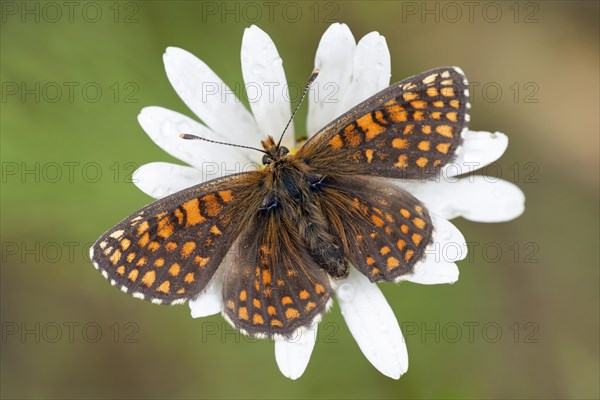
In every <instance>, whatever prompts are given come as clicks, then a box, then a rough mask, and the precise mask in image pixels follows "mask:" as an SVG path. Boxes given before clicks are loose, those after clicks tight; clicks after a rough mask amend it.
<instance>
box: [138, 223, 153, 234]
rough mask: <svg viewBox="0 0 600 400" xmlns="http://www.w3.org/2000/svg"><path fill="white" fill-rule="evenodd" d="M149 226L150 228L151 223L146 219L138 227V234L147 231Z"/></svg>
mask: <svg viewBox="0 0 600 400" xmlns="http://www.w3.org/2000/svg"><path fill="white" fill-rule="evenodd" d="M148 228H150V224H149V223H148V221H144V222H142V223H141V224H139V225H138V227H137V233H138V236H139V235H141V234H142V233H144V232H146V231H147V230H148Z"/></svg>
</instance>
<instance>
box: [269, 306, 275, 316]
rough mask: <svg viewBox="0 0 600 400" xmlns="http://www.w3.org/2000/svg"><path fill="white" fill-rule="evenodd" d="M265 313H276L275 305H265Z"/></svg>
mask: <svg viewBox="0 0 600 400" xmlns="http://www.w3.org/2000/svg"><path fill="white" fill-rule="evenodd" d="M267 313H268V314H269V315H275V314H277V310H276V309H275V307H273V306H268V307H267Z"/></svg>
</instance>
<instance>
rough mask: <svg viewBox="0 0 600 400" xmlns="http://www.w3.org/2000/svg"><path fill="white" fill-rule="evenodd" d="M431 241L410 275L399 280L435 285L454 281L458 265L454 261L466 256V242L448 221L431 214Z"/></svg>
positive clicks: (456, 278) (456, 277)
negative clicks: (422, 257) (423, 256)
mask: <svg viewBox="0 0 600 400" xmlns="http://www.w3.org/2000/svg"><path fill="white" fill-rule="evenodd" d="M431 216H432V220H433V229H434V232H433V242H432V243H431V244H430V245H429V246H427V249H425V258H424V259H423V260H421V261H419V263H417V265H415V269H414V272H413V274H412V275H408V276H403V277H401V279H400V280H407V281H409V282H414V283H421V284H424V285H435V284H440V283H454V282H456V281H457V280H458V274H459V271H458V267H457V266H456V264H455V263H454V261H458V260H463V259H464V258H465V257H466V256H467V243H466V242H465V238H464V236H463V235H462V233H460V231H459V230H458V229H457V228H456V227H455V226H454V225H452V223H450V222H449V221H447V220H445V219H443V218H441V217H439V216H436V215H435V214H432V215H431Z"/></svg>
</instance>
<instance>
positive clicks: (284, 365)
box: [134, 24, 525, 379]
mask: <svg viewBox="0 0 600 400" xmlns="http://www.w3.org/2000/svg"><path fill="white" fill-rule="evenodd" d="M163 59H164V63H165V68H166V72H167V76H168V78H169V81H170V82H171V84H172V85H173V87H174V89H175V91H176V92H177V94H178V95H179V97H181V99H182V100H183V101H184V102H185V104H186V105H187V106H188V107H189V108H190V109H191V111H192V112H193V113H194V114H195V115H196V116H197V117H198V118H199V119H200V120H202V122H203V124H202V123H200V122H198V121H196V120H195V119H192V118H189V117H187V116H185V115H182V114H180V113H177V112H175V111H171V110H167V109H164V108H161V107H147V108H144V109H143V110H142V112H141V113H140V115H139V117H138V120H139V122H140V124H141V126H142V127H143V129H144V130H145V131H146V132H147V133H148V135H149V136H150V138H151V139H152V140H153V141H154V142H155V143H156V144H157V145H159V146H160V147H161V148H163V149H164V150H165V151H166V152H168V153H169V154H171V155H172V156H174V157H176V158H178V159H180V160H181V161H183V162H184V163H186V164H188V165H187V166H183V165H176V164H171V163H165V162H154V163H150V164H146V165H143V166H142V167H141V168H139V169H138V170H137V171H136V173H135V174H134V177H135V182H136V185H137V186H138V187H139V188H140V189H141V190H142V191H144V192H145V193H147V194H148V195H150V196H152V197H154V198H161V197H164V196H167V195H169V194H172V193H175V192H177V191H179V190H182V189H185V188H187V187H189V186H192V185H196V184H199V183H201V182H204V181H206V180H209V179H213V178H216V177H218V176H222V175H226V174H229V173H234V172H241V171H244V170H247V169H249V168H253V167H254V166H256V165H259V163H260V157H261V154H260V153H257V152H254V151H252V150H248V149H243V148H237V147H222V146H221V147H217V146H219V145H217V144H212V143H208V142H204V141H183V140H182V139H181V138H180V136H179V135H180V134H181V133H188V134H193V135H197V136H201V137H204V138H208V139H213V140H219V141H226V142H229V143H235V144H240V145H248V146H256V145H257V144H258V143H259V141H260V140H261V139H264V138H265V137H266V135H267V134H272V135H277V134H279V133H280V132H282V131H283V128H284V127H285V125H286V123H287V122H288V120H289V119H290V117H291V109H290V101H289V91H288V86H287V81H286V77H285V72H284V69H283V63H282V60H281V58H280V57H279V54H278V52H277V49H276V47H275V45H274V43H273V41H272V40H271V38H270V37H269V36H268V35H267V34H266V33H265V32H263V31H262V30H260V29H259V28H258V27H256V26H252V27H250V28H248V29H246V31H245V32H244V37H243V40H242V52H241V61H242V72H243V76H244V81H245V83H246V89H247V92H248V98H249V99H250V106H251V110H252V113H251V112H250V111H248V110H247V109H246V108H245V107H244V106H243V105H242V103H241V102H240V101H239V99H237V97H236V96H235V94H234V93H233V91H231V90H230V89H229V87H228V86H227V85H226V84H225V83H224V82H223V81H222V80H221V79H220V78H219V77H218V76H217V75H216V74H215V73H214V72H213V71H212V70H211V69H210V68H209V67H208V66H207V65H206V64H205V63H203V62H202V61H200V60H199V59H198V58H196V57H195V56H194V55H192V54H190V53H188V52H187V51H185V50H182V49H179V48H173V47H170V48H168V49H167V51H166V52H165V54H164V57H163ZM315 67H316V68H319V69H320V71H321V72H320V75H319V76H318V78H317V80H316V81H315V83H314V87H316V89H317V90H311V91H310V92H309V100H308V103H309V111H308V120H307V130H308V132H307V134H308V136H311V135H314V134H315V133H316V132H317V131H318V130H319V129H320V128H322V127H323V126H325V125H326V124H327V123H328V122H330V121H332V120H333V119H335V118H336V117H338V116H339V115H341V114H342V113H344V112H346V111H347V110H349V109H350V108H351V107H353V106H355V105H357V104H358V103H360V102H361V101H363V100H365V99H367V98H368V97H370V96H372V95H373V94H375V93H377V92H379V91H380V90H382V89H384V88H386V87H388V86H389V84H390V71H391V66H390V54H389V51H388V48H387V44H386V41H385V38H384V37H383V36H381V35H379V34H378V33H377V32H371V33H369V34H367V35H365V36H364V37H363V38H362V39H361V40H360V41H359V42H358V43H356V42H355V39H354V37H353V36H352V33H351V32H350V29H349V28H348V27H347V26H346V25H344V24H333V25H332V26H330V28H329V29H328V30H327V31H326V32H325V34H324V35H323V37H322V38H321V41H320V43H319V47H318V49H317V54H316V57H315ZM328 93H329V94H333V96H328V95H327V94H328ZM282 145H283V146H286V147H288V148H290V149H292V148H294V145H295V143H294V128H293V125H292V126H290V128H289V129H288V132H287V133H286V135H285V137H284V138H283V141H282ZM507 145H508V139H507V137H506V136H505V135H504V134H502V133H498V132H496V133H490V132H474V131H465V132H463V146H462V149H461V152H460V153H459V155H458V156H457V158H456V159H455V161H454V162H453V163H452V164H450V165H449V166H447V167H446V168H445V170H444V175H443V177H442V178H440V179H436V180H434V181H428V182H410V183H407V182H401V181H395V183H396V184H397V185H400V186H401V187H402V188H403V189H405V190H408V191H409V192H410V193H411V194H413V195H414V196H415V197H417V198H418V199H420V200H421V201H422V202H424V203H425V205H426V206H427V207H428V208H429V210H430V212H431V214H432V216H433V222H434V232H435V236H434V241H433V242H432V243H431V245H430V246H429V247H428V249H427V251H426V257H425V259H424V260H423V261H421V262H420V263H419V264H417V266H416V267H415V269H414V273H413V274H412V275H409V276H406V277H405V278H404V280H407V281H410V282H414V283H421V284H438V283H453V282H456V281H457V280H458V268H457V266H456V264H455V262H456V261H458V260H461V259H463V258H464V257H466V254H467V250H466V243H465V239H464V238H463V236H462V235H461V233H460V232H459V231H458V229H456V228H455V227H454V225H452V224H451V223H450V222H448V219H451V218H455V217H459V216H461V217H463V218H466V219H469V220H471V221H478V222H500V221H507V220H510V219H513V218H516V217H517V216H519V215H520V214H521V213H522V212H523V210H524V201H525V198H524V195H523V193H522V192H521V191H520V190H519V189H518V188H517V187H516V186H515V185H513V184H511V183H509V182H506V181H503V180H499V179H492V178H490V177H484V176H476V177H473V176H469V177H464V178H455V176H457V175H460V174H464V173H466V172H471V171H473V170H476V169H478V168H481V167H484V166H485V165H488V164H490V163H492V162H494V161H495V160H497V159H498V158H499V157H500V156H501V155H502V154H503V153H504V151H505V150H506V147H507ZM332 287H333V288H334V289H335V293H336V298H337V301H338V302H339V305H340V308H341V310H342V314H343V316H344V319H345V321H346V323H347V325H348V327H349V329H350V331H351V333H352V335H353V336H354V338H355V340H356V342H357V343H358V346H359V347H360V349H361V350H362V352H363V353H364V355H365V356H366V357H367V359H368V360H369V361H370V362H371V363H372V364H373V365H374V366H375V367H376V368H377V369H378V370H379V371H380V372H382V373H383V374H385V375H387V376H389V377H391V378H395V379H398V378H399V377H400V376H401V375H402V374H403V373H404V372H406V370H407V369H408V353H407V350H406V344H405V342H404V338H403V336H402V332H401V331H400V327H399V325H398V321H397V319H396V317H395V315H394V312H393V311H392V308H391V307H390V305H389V304H388V303H387V301H386V300H385V298H384V296H383V294H382V293H381V291H380V290H379V287H378V286H377V284H375V283H371V282H370V281H369V279H368V278H367V277H366V276H364V275H362V274H361V273H360V272H359V271H358V270H356V269H354V268H352V269H351V271H350V273H349V276H348V277H347V278H345V279H342V280H336V281H332ZM221 291H222V272H217V274H216V275H215V277H214V278H213V280H212V281H211V283H210V284H209V285H208V287H207V288H206V290H205V291H204V292H203V293H202V294H200V295H199V296H198V297H197V298H196V299H194V300H192V301H190V308H191V312H192V317H194V318H198V317H203V316H208V315H212V314H217V313H219V312H221V311H222V309H223V302H222V293H221ZM316 335H317V325H316V324H315V325H313V326H311V327H310V328H307V329H304V330H303V331H301V332H300V334H299V335H298V336H297V337H295V338H292V339H288V340H282V339H276V340H275V357H276V360H277V364H278V365H279V368H280V370H281V372H282V373H283V374H284V375H285V376H286V377H288V378H291V379H297V378H298V377H300V376H301V375H302V373H303V372H304V370H305V369H306V366H307V364H308V361H309V359H310V355H311V353H312V350H313V348H314V345H315V340H316Z"/></svg>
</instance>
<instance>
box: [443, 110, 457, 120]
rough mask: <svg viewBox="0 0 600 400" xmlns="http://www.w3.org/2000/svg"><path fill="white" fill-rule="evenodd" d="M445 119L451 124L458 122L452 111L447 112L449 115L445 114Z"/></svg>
mask: <svg viewBox="0 0 600 400" xmlns="http://www.w3.org/2000/svg"><path fill="white" fill-rule="evenodd" d="M446 118H447V119H448V120H449V121H452V122H456V121H458V117H457V114H456V112H454V111H452V112H449V113H446Z"/></svg>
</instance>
